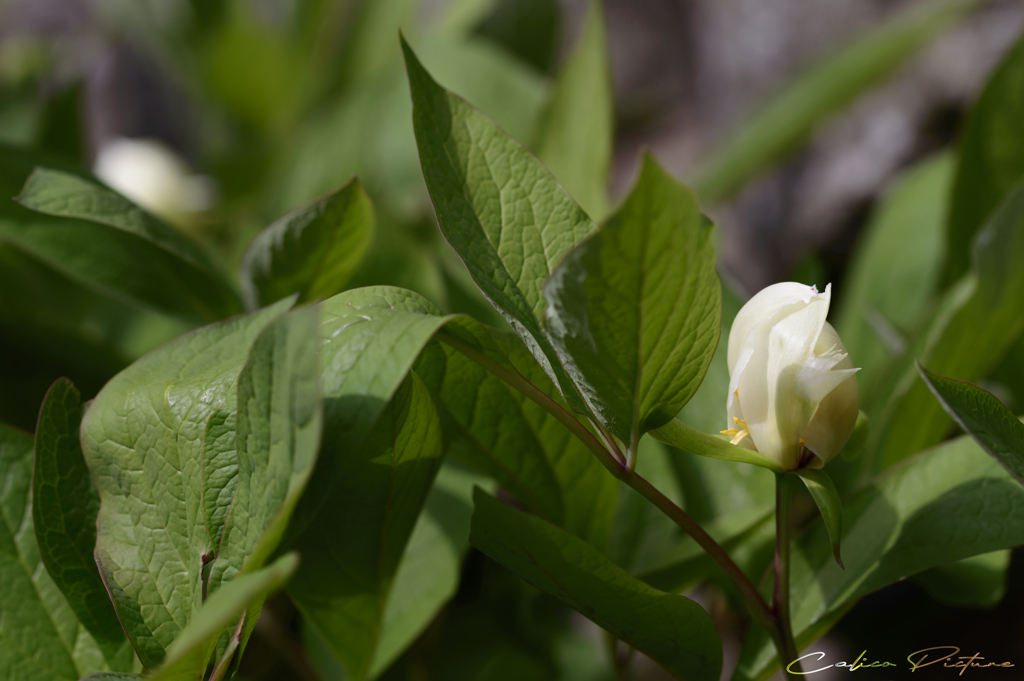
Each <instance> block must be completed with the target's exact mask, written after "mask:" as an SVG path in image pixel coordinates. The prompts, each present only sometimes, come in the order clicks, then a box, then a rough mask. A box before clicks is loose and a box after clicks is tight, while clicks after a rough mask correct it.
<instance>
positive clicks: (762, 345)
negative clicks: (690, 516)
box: [722, 282, 858, 470]
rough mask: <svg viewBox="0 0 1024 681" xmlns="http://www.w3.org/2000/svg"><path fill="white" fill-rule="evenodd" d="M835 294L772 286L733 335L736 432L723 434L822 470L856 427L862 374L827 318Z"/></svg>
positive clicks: (732, 419)
mask: <svg viewBox="0 0 1024 681" xmlns="http://www.w3.org/2000/svg"><path fill="white" fill-rule="evenodd" d="M831 289H832V285H831V284H829V285H828V286H826V287H825V291H824V293H818V291H817V289H816V288H814V287H813V286H804V285H803V284H797V283H794V282H783V283H780V284H774V285H772V286H769V287H767V288H765V289H764V290H762V291H761V292H760V293H758V294H757V295H756V296H754V297H753V298H751V299H750V300H749V301H747V304H746V305H744V306H743V308H742V309H741V310H740V312H739V314H738V315H736V319H735V320H734V321H733V323H732V330H731V331H730V333H729V355H728V363H729V379H730V380H729V399H728V402H727V404H726V407H727V409H728V414H729V426H730V428H729V429H728V430H724V431H722V432H723V433H725V434H727V435H732V436H733V443H735V444H741V445H743V446H746V447H750V448H752V449H756V450H757V451H759V452H760V453H762V454H764V455H765V456H767V457H768V458H770V459H771V460H772V461H775V462H776V463H778V464H779V465H781V466H782V467H783V468H785V469H786V470H793V469H795V468H800V467H802V466H809V467H811V468H821V467H822V466H823V465H825V463H826V462H827V461H828V460H829V459H831V458H832V457H834V456H835V455H836V454H837V453H838V452H839V450H840V449H842V448H843V445H845V444H846V441H847V440H848V439H849V438H850V433H851V432H853V427H854V425H855V424H856V423H857V412H858V405H857V377H856V376H855V374H856V372H857V371H858V370H857V369H854V368H853V362H852V361H851V360H850V356H849V355H848V354H847V352H846V348H845V347H843V343H842V341H841V340H839V336H838V335H837V334H836V332H835V329H833V328H832V326H831V325H830V324H829V323H828V322H826V321H825V316H826V315H827V314H828V306H829V301H830V299H831V293H832V291H831ZM812 454H813V456H812Z"/></svg>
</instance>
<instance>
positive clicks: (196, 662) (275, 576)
mask: <svg viewBox="0 0 1024 681" xmlns="http://www.w3.org/2000/svg"><path fill="white" fill-rule="evenodd" d="M298 567H299V556H298V555H297V554H295V553H288V554H286V555H284V556H281V557H280V558H278V559H277V560H276V561H274V562H273V563H272V564H271V565H268V566H267V567H265V568H261V569H259V570H255V571H253V572H249V573H246V574H244V575H240V576H239V577H238V578H237V579H234V580H232V581H231V582H228V583H227V584H225V585H224V586H223V587H222V588H221V589H219V590H218V591H217V592H216V593H214V594H213V595H211V596H210V598H209V599H207V601H206V602H205V603H204V604H203V606H202V608H201V609H200V610H199V612H197V613H196V615H195V616H194V617H193V618H192V621H191V622H189V624H188V626H187V627H185V628H184V629H183V630H182V631H181V633H180V634H179V635H178V637H177V638H176V639H175V640H174V643H172V644H171V646H170V647H169V648H168V649H167V657H166V658H165V659H164V663H163V665H161V667H160V668H159V669H157V670H156V671H155V672H153V674H152V675H150V676H147V677H146V678H147V679H150V680H151V681H201V679H202V678H203V676H204V674H205V672H206V668H207V665H208V664H209V662H210V657H211V656H212V655H213V652H214V649H215V648H216V646H217V639H218V638H219V637H220V635H221V632H223V631H224V629H225V627H233V628H234V629H235V633H234V634H233V635H232V640H233V641H235V640H237V638H238V637H239V636H240V633H239V632H241V630H242V625H243V623H244V624H245V625H246V626H247V627H249V628H251V626H252V625H254V624H255V621H254V619H255V618H256V617H258V616H259V606H258V604H262V603H263V601H265V600H266V599H267V597H268V596H269V595H271V594H272V593H274V592H275V591H277V590H279V589H281V588H282V587H283V586H284V585H285V584H287V583H288V580H289V579H291V577H292V575H293V574H295V570H296V569H297V568H298ZM250 618H253V621H252V622H251V623H250ZM236 625H237V626H236ZM234 650H235V647H234V646H232V647H229V651H234ZM225 658H226V659H223V660H222V662H223V663H225V664H227V663H228V662H230V654H229V655H227V656H225Z"/></svg>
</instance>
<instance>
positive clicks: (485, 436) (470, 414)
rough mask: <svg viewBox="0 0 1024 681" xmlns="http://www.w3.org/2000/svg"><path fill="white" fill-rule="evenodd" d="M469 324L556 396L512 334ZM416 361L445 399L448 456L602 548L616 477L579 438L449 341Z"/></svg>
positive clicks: (458, 330)
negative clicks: (420, 362) (452, 345)
mask: <svg viewBox="0 0 1024 681" xmlns="http://www.w3.org/2000/svg"><path fill="white" fill-rule="evenodd" d="M476 330H477V332H478V333H479V332H481V331H482V333H483V334H484V336H483V337H482V338H483V343H484V344H490V345H493V346H494V347H492V348H491V350H490V353H491V354H492V356H494V357H497V358H499V360H501V361H502V362H507V363H508V364H507V366H508V367H509V368H510V369H512V370H513V371H515V372H516V373H517V374H519V376H520V377H522V378H523V379H525V380H526V381H527V382H529V383H531V384H532V385H534V386H535V387H536V388H537V389H538V390H540V391H541V392H543V393H545V394H548V395H555V394H557V391H556V388H555V386H554V384H553V383H552V382H551V380H550V379H549V378H548V377H547V375H546V374H545V373H544V370H543V369H542V368H541V367H540V365H539V364H538V363H537V361H536V360H535V359H534V358H533V356H532V355H531V354H530V352H529V350H528V349H527V348H526V347H525V345H524V344H523V342H522V341H521V340H520V339H519V338H518V337H516V336H515V335H514V334H512V333H508V332H499V331H495V330H492V329H485V328H483V327H479V328H478V329H476ZM467 333H468V330H467V329H466V328H464V327H454V326H453V327H449V328H448V329H446V331H445V334H446V335H445V336H442V337H443V338H448V337H450V335H451V334H459V337H461V338H465V337H467ZM482 346H483V344H482ZM482 346H481V347H482ZM423 360H424V361H422V364H423V366H422V367H421V368H420V369H419V371H420V373H421V375H422V376H423V378H424V381H425V382H426V383H427V384H428V385H429V386H430V388H431V390H432V391H433V392H434V393H435V394H436V395H437V397H438V399H439V400H440V402H441V403H442V404H443V405H444V412H445V413H444V415H445V426H446V427H445V431H446V432H445V438H446V441H447V448H448V452H449V454H450V455H451V456H453V457H454V458H456V459H458V460H459V461H461V462H463V463H465V464H466V465H468V466H470V467H471V468H473V469H474V470H477V471H479V472H481V473H483V474H485V475H488V476H489V477H491V478H492V479H494V480H495V481H497V482H498V483H499V484H501V485H502V487H504V488H505V489H506V490H507V491H508V492H509V493H510V494H512V495H513V496H515V497H516V498H517V499H518V500H519V501H520V502H521V503H522V504H523V505H524V506H525V507H526V508H528V509H530V511H531V512H533V513H535V514H537V515H539V516H541V517H543V518H546V519H548V520H550V521H551V522H553V523H555V524H558V525H560V526H562V527H564V528H565V529H567V530H568V531H570V532H572V533H573V534H576V535H577V536H579V537H581V538H583V539H585V540H586V541H588V542H590V543H591V544H592V545H593V546H596V547H599V548H601V547H604V546H605V544H606V543H607V540H608V533H609V532H610V530H611V524H612V520H613V516H614V512H615V504H616V496H617V495H616V490H617V488H618V483H617V481H616V480H615V478H614V477H613V476H611V475H610V474H609V473H608V472H607V471H606V470H605V469H604V467H603V466H602V465H601V463H600V462H599V461H598V460H597V458H596V457H595V456H594V455H593V454H592V453H591V452H590V451H589V450H588V449H587V448H586V447H585V446H584V445H583V443H581V442H580V441H579V440H578V439H577V438H576V437H575V436H573V435H572V434H571V433H569V431H568V430H567V429H566V428H565V427H564V426H563V425H561V424H560V423H558V421H557V420H556V419H555V418H554V417H553V416H552V415H551V414H549V413H548V412H547V411H545V410H544V409H543V408H542V407H540V406H538V405H537V404H536V403H534V402H533V401H532V400H530V399H528V398H527V397H525V396H524V395H523V394H522V393H520V392H519V391H518V390H516V389H514V388H512V387H510V386H509V385H508V384H506V383H505V382H504V381H502V380H500V379H498V378H497V377H495V376H494V375H493V374H491V373H490V372H488V371H487V370H485V369H484V368H483V367H481V366H480V365H478V364H476V363H475V362H473V361H472V360H470V359H469V358H467V357H466V356H465V355H463V354H461V353H459V352H456V351H454V350H453V349H452V347H451V346H449V345H447V344H445V345H443V346H442V348H437V350H436V351H434V352H431V353H430V356H429V357H428V356H427V355H424V358H423ZM427 360H429V361H427Z"/></svg>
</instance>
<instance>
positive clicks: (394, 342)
mask: <svg viewBox="0 0 1024 681" xmlns="http://www.w3.org/2000/svg"><path fill="white" fill-rule="evenodd" d="M452 319H453V317H451V316H447V317H446V316H443V315H442V314H441V311H440V310H438V309H437V307H436V306H435V305H433V304H432V303H431V302H430V301H428V300H426V299H425V298H423V297H422V296H420V295H418V294H416V293H413V292H412V291H406V290H404V289H399V288H394V287H391V286H370V287H366V288H361V289H354V290H351V291H345V292H344V293H340V294H338V295H336V296H334V297H333V298H330V299H329V300H327V301H325V302H324V303H322V304H321V305H320V329H319V332H318V334H319V336H320V339H321V342H322V343H323V345H322V347H321V349H320V357H321V366H322V367H323V369H322V375H321V387H322V390H323V395H324V437H323V449H322V452H321V454H320V457H319V459H318V461H317V468H316V472H315V474H314V476H313V479H312V480H311V482H310V485H309V488H308V489H307V490H306V493H305V494H304V495H303V498H302V500H301V501H300V503H299V507H298V509H296V513H295V515H296V519H295V520H294V521H293V523H292V527H291V528H290V530H289V540H288V542H286V543H289V542H291V541H294V540H295V539H296V538H298V537H299V536H301V534H302V532H303V531H304V530H305V528H306V526H307V524H308V523H309V522H310V521H311V520H312V519H313V518H314V517H315V516H316V514H317V512H318V509H319V508H320V506H321V504H324V503H326V501H327V500H328V498H329V497H330V496H331V495H332V494H333V492H332V489H333V488H334V487H335V486H336V485H337V484H340V482H341V481H340V476H341V472H340V471H341V466H343V464H344V459H345V457H346V456H348V455H349V454H350V453H351V452H352V451H356V450H358V449H359V448H360V447H361V446H362V444H363V441H364V440H365V439H366V437H367V436H368V435H369V433H370V431H371V429H372V427H373V425H374V424H375V423H376V422H377V418H378V417H379V416H380V414H381V413H382V411H383V410H384V408H385V406H386V405H387V404H388V402H389V401H390V400H391V398H392V397H394V395H395V393H396V392H397V391H398V388H399V386H400V385H401V384H402V381H404V380H405V377H406V375H408V373H409V371H410V370H411V369H412V366H413V364H414V363H415V361H416V358H417V357H418V356H419V354H420V352H422V351H423V348H424V347H425V346H426V345H427V343H428V342H429V341H430V340H431V338H432V337H433V336H434V334H435V333H436V332H437V331H438V330H439V329H440V328H441V327H443V326H444V325H445V324H447V323H449V322H450V321H451V320H452Z"/></svg>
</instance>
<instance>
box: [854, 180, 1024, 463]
mask: <svg viewBox="0 0 1024 681" xmlns="http://www.w3.org/2000/svg"><path fill="white" fill-rule="evenodd" d="M1022 261H1024V180H1022V181H1021V182H1020V183H1019V184H1018V186H1017V188H1016V189H1014V190H1013V191H1012V192H1011V193H1010V194H1009V196H1008V197H1007V198H1006V200H1005V201H1004V202H1003V203H1002V204H1001V205H1000V207H999V208H998V209H996V211H995V212H994V213H993V214H992V216H991V217H990V218H989V220H988V222H987V223H986V225H985V227H984V228H983V229H982V230H981V231H980V232H979V233H978V234H977V236H976V237H975V240H974V248H973V255H972V268H973V272H972V274H971V275H969V277H968V278H966V279H965V280H964V281H963V284H962V286H964V287H966V288H964V289H962V290H961V289H959V287H955V288H954V289H951V290H950V292H949V293H948V294H947V295H949V296H951V300H953V301H954V302H955V305H953V306H952V308H951V310H950V312H951V315H950V316H949V319H948V322H947V323H945V324H944V325H943V324H939V325H937V328H936V329H935V331H933V332H930V335H931V336H932V337H931V338H929V339H928V343H927V346H926V347H924V348H918V349H915V348H911V350H910V351H909V352H908V356H907V357H906V359H905V360H904V365H903V367H902V370H903V372H905V374H904V375H905V377H906V379H907V380H906V382H905V383H904V384H903V386H902V388H903V390H905V392H902V394H900V393H897V394H896V395H895V396H894V397H893V398H891V399H892V402H891V404H888V405H884V412H883V413H881V414H880V416H879V418H875V417H874V415H872V435H871V445H872V446H873V447H875V449H876V451H875V455H876V456H877V460H878V461H879V462H882V463H884V464H891V463H893V462H895V461H899V460H900V459H902V458H905V457H906V456H908V455H910V454H912V453H914V452H917V451H920V450H921V449H923V448H925V447H929V446H931V445H933V444H936V443H938V442H940V441H941V440H942V438H943V437H944V436H945V434H946V433H947V432H948V430H949V427H950V426H951V425H952V421H951V419H950V418H949V417H948V416H947V415H946V413H945V411H944V410H943V408H942V406H941V405H940V404H939V403H938V402H937V401H936V400H935V399H934V398H933V397H932V395H931V394H930V392H929V390H928V388H927V387H926V386H925V384H924V382H923V381H921V380H920V377H919V376H918V374H917V370H916V368H915V367H914V366H913V363H912V359H913V358H915V357H916V358H919V359H920V360H921V362H922V363H923V364H926V365H927V366H928V367H929V369H930V370H931V371H934V372H936V373H939V374H941V375H946V376H957V377H959V378H960V379H962V380H965V381H978V380H981V379H982V378H984V377H985V376H986V375H987V374H988V373H989V372H990V371H991V370H992V369H993V368H994V367H995V366H996V365H997V364H998V363H999V360H1000V359H1001V358H1002V357H1003V355H1004V354H1006V352H1007V351H1008V350H1009V348H1010V347H1011V346H1012V345H1013V343H1014V342H1015V341H1016V340H1017V338H1018V337H1020V335H1021V333H1022V332H1024V317H1022V316H1021V314H1020V310H1021V309H1022V308H1024V268H1021V267H1019V263H1020V262H1022ZM968 296H969V297H968Z"/></svg>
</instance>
